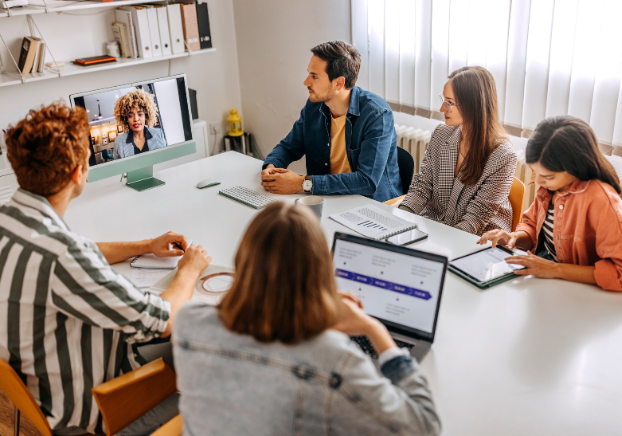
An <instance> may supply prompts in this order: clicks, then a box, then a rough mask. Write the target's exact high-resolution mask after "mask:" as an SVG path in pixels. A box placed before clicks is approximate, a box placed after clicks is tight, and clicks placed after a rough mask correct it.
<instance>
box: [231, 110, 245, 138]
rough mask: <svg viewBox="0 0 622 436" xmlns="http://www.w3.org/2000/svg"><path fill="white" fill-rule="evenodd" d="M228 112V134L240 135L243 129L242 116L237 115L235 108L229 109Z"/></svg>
mask: <svg viewBox="0 0 622 436" xmlns="http://www.w3.org/2000/svg"><path fill="white" fill-rule="evenodd" d="M229 113H230V114H231V115H229V116H228V117H227V124H228V125H229V136H242V135H243V134H244V130H242V116H241V115H238V110H237V109H231V110H230V111H229Z"/></svg>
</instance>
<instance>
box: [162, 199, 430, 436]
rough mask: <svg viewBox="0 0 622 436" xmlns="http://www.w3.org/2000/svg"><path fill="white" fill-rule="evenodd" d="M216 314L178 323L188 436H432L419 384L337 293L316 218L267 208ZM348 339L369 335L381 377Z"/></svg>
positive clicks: (381, 330) (194, 306) (375, 328)
mask: <svg viewBox="0 0 622 436" xmlns="http://www.w3.org/2000/svg"><path fill="white" fill-rule="evenodd" d="M235 267H236V273H235V277H234V282H233V285H232V288H231V290H229V292H228V293H227V295H226V296H225V297H224V298H223V300H222V301H221V303H220V305H219V306H218V307H216V308H214V307H210V306H208V305H207V304H204V303H198V302H194V303H190V304H188V305H186V306H185V307H184V308H182V309H181V311H180V312H179V315H178V316H177V318H176V319H175V325H174V333H173V338H174V355H175V365H176V369H177V375H178V379H177V383H178V388H179V390H180V392H181V400H180V410H181V414H182V417H183V421H184V435H206V434H210V435H225V434H227V435H229V434H235V435H247V434H252V435H266V436H268V435H271V436H278V435H292V434H295V435H315V434H331V435H352V434H356V435H384V434H404V435H406V434H408V435H437V434H439V433H440V428H441V425H440V421H439V417H438V415H437V413H436V410H435V407H434V403H433V401H432V396H431V393H430V390H429V389H428V386H427V382H426V380H425V378H424V377H423V375H422V374H421V372H420V371H419V368H418V365H417V362H416V361H413V360H412V359H411V357H410V355H405V354H404V353H401V352H399V349H398V348H397V347H396V345H395V342H394V341H393V339H392V338H391V336H390V335H389V332H388V331H387V329H386V328H385V327H384V325H382V324H381V323H380V322H379V321H377V320H375V319H374V318H371V317H370V316H368V315H366V314H365V313H364V312H363V311H362V310H361V309H362V305H361V302H360V300H359V299H358V298H357V297H356V296H355V295H352V294H349V293H340V292H338V291H337V289H336V282H335V278H334V273H333V266H332V261H331V256H330V252H329V250H328V245H327V243H326V239H325V237H324V234H323V232H322V229H321V228H320V225H319V222H318V220H317V218H316V217H315V216H313V215H312V214H311V212H310V211H309V210H307V209H306V208H305V207H304V206H288V205H285V204H284V203H272V204H270V205H268V206H267V207H266V208H265V209H264V210H263V211H262V212H261V213H260V214H259V215H258V216H257V217H256V218H255V220H253V222H252V223H251V224H250V226H249V228H248V229H247V231H246V234H245V235H244V237H243V239H242V242H241V244H240V247H239V249H238V252H237V254H236V257H235ZM349 335H366V336H368V337H369V339H370V340H371V342H372V344H373V345H374V347H375V348H376V351H377V352H378V354H379V363H380V371H378V369H376V367H375V366H374V363H373V362H372V360H371V358H370V357H369V356H368V355H366V354H364V353H363V352H362V351H361V350H360V348H358V345H356V344H355V343H354V342H352V341H351V340H350V338H349Z"/></svg>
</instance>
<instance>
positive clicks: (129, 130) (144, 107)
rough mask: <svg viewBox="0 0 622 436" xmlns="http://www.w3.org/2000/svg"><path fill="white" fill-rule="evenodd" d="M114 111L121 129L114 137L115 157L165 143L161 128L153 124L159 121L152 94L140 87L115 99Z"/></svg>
mask: <svg viewBox="0 0 622 436" xmlns="http://www.w3.org/2000/svg"><path fill="white" fill-rule="evenodd" d="M114 115H115V117H116V118H117V124H118V125H120V126H122V127H123V132H124V133H122V134H121V135H119V136H117V137H116V139H115V141H114V158H115V159H123V158H124V157H129V156H134V155H136V154H140V153H144V152H146V151H151V150H157V149H158V148H162V147H166V139H164V134H163V133H162V129H159V128H155V127H153V126H155V125H156V123H157V121H158V109H157V107H156V105H155V103H154V101H153V95H151V94H149V93H147V92H145V91H143V90H142V89H137V90H136V91H133V92H129V93H127V94H125V95H124V96H123V97H121V98H120V99H118V100H117V103H116V104H115V107H114Z"/></svg>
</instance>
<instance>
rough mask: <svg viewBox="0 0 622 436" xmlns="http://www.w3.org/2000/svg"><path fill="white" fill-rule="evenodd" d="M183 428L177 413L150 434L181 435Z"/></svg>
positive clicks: (152, 435)
mask: <svg viewBox="0 0 622 436" xmlns="http://www.w3.org/2000/svg"><path fill="white" fill-rule="evenodd" d="M183 429H184V423H183V421H182V419H181V415H177V416H176V417H175V418H173V419H171V420H170V421H169V422H167V423H166V424H164V425H163V426H162V427H160V428H159V429H158V430H156V431H155V432H154V433H151V436H181V435H182V433H183Z"/></svg>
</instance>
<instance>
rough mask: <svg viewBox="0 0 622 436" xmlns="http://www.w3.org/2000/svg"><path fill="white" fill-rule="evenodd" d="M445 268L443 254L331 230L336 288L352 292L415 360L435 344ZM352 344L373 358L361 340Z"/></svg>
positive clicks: (371, 351) (362, 338)
mask: <svg viewBox="0 0 622 436" xmlns="http://www.w3.org/2000/svg"><path fill="white" fill-rule="evenodd" d="M447 264H448V260H447V258H446V257H445V256H439V255H436V254H431V253H426V252H423V251H419V250H413V249H411V248H405V247H400V246H396V245H392V244H388V243H386V242H379V241H373V240H371V239H365V238H361V237H358V236H354V235H346V234H344V233H339V232H336V233H335V239H334V241H333V265H334V266H335V278H336V280H337V288H338V289H339V290H342V291H350V292H352V293H354V294H356V295H357V296H358V297H359V298H360V299H361V301H362V303H363V310H364V311H365V313H367V314H368V315H370V316H373V317H374V318H376V319H378V320H379V321H380V322H382V323H383V324H384V325H385V326H386V327H387V329H388V330H389V332H390V333H391V336H392V337H393V339H395V341H396V343H397V345H398V346H400V347H402V348H407V349H408V350H409V351H410V355H411V356H412V357H413V358H415V359H416V360H417V361H421V360H422V359H423V358H424V357H425V355H426V354H427V353H428V351H429V350H430V348H431V346H432V342H434V333H435V331H436V323H437V320H438V312H439V308H440V303H441V294H442V292H443V284H444V280H445V272H446V271H447ZM353 340H355V341H356V342H357V343H359V345H360V346H361V348H362V349H363V351H365V352H366V353H367V354H370V355H371V356H372V357H374V358H377V357H378V356H377V354H376V352H375V350H374V349H373V346H372V345H371V343H370V342H369V340H368V339H367V338H366V337H364V336H363V337H361V336H358V337H354V338H353Z"/></svg>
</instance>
